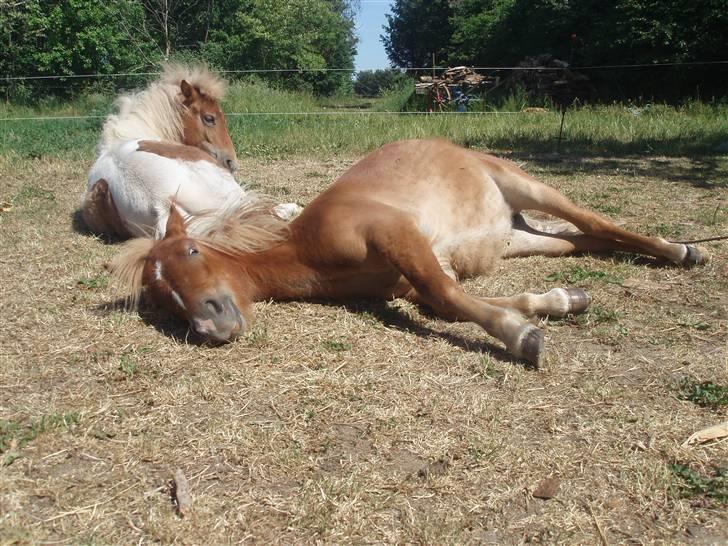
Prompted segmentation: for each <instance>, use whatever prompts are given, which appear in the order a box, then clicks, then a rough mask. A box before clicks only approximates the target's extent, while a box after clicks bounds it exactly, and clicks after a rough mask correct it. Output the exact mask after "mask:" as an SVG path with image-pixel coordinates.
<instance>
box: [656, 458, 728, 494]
mask: <svg viewBox="0 0 728 546" xmlns="http://www.w3.org/2000/svg"><path fill="white" fill-rule="evenodd" d="M668 468H669V469H670V472H672V474H673V476H674V477H675V479H676V482H677V484H676V485H677V489H678V493H679V494H680V496H683V497H697V496H704V497H708V498H711V499H715V500H717V501H718V502H720V503H728V468H727V467H723V468H717V469H716V470H715V473H714V475H712V476H704V475H703V474H700V473H698V472H696V471H695V470H692V469H691V468H690V467H689V466H687V465H685V464H680V463H675V464H671V465H669V467H668Z"/></svg>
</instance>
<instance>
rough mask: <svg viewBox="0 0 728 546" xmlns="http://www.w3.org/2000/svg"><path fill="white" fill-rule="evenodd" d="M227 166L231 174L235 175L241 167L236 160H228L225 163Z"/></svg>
mask: <svg viewBox="0 0 728 546" xmlns="http://www.w3.org/2000/svg"><path fill="white" fill-rule="evenodd" d="M225 165H227V168H228V169H229V170H230V172H231V173H234V172H235V171H237V170H238V169H239V168H240V165H239V164H238V162H237V161H235V160H234V159H228V160H227V161H225Z"/></svg>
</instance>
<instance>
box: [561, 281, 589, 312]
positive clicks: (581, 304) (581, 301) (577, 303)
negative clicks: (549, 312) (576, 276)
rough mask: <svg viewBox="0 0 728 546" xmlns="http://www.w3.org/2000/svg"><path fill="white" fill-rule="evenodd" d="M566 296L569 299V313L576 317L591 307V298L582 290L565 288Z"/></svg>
mask: <svg viewBox="0 0 728 546" xmlns="http://www.w3.org/2000/svg"><path fill="white" fill-rule="evenodd" d="M566 296H567V297H568V298H569V311H568V312H569V313H573V314H574V315H578V314H579V313H583V312H584V311H586V310H587V308H588V307H589V305H591V301H592V299H591V296H590V295H589V294H588V293H587V291H586V290H584V289H583V288H566Z"/></svg>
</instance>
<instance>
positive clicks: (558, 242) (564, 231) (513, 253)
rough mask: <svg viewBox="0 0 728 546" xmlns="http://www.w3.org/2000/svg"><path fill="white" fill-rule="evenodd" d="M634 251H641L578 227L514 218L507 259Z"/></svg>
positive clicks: (554, 222) (520, 216)
mask: <svg viewBox="0 0 728 546" xmlns="http://www.w3.org/2000/svg"><path fill="white" fill-rule="evenodd" d="M614 251H622V252H633V253H637V254H639V253H640V252H641V249H640V248H637V247H635V246H634V245H630V244H626V243H623V242H621V241H617V240H615V239H599V238H598V237H594V236H591V235H584V234H583V233H581V232H579V231H578V230H576V229H574V226H572V225H570V224H566V223H565V222H558V221H543V220H538V221H536V220H533V219H530V218H529V219H528V221H526V220H525V219H524V217H523V216H522V215H521V214H516V215H515V216H514V217H513V231H512V232H511V239H510V241H509V244H508V248H507V249H506V252H505V255H504V258H515V257H523V256H565V255H568V254H573V253H577V252H614Z"/></svg>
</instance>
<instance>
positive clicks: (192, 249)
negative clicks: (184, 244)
mask: <svg viewBox="0 0 728 546" xmlns="http://www.w3.org/2000/svg"><path fill="white" fill-rule="evenodd" d="M199 253H200V251H199V250H197V249H196V248H195V247H193V246H191V247H190V248H189V250H188V251H187V255H188V256H196V255H197V254H199Z"/></svg>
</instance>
